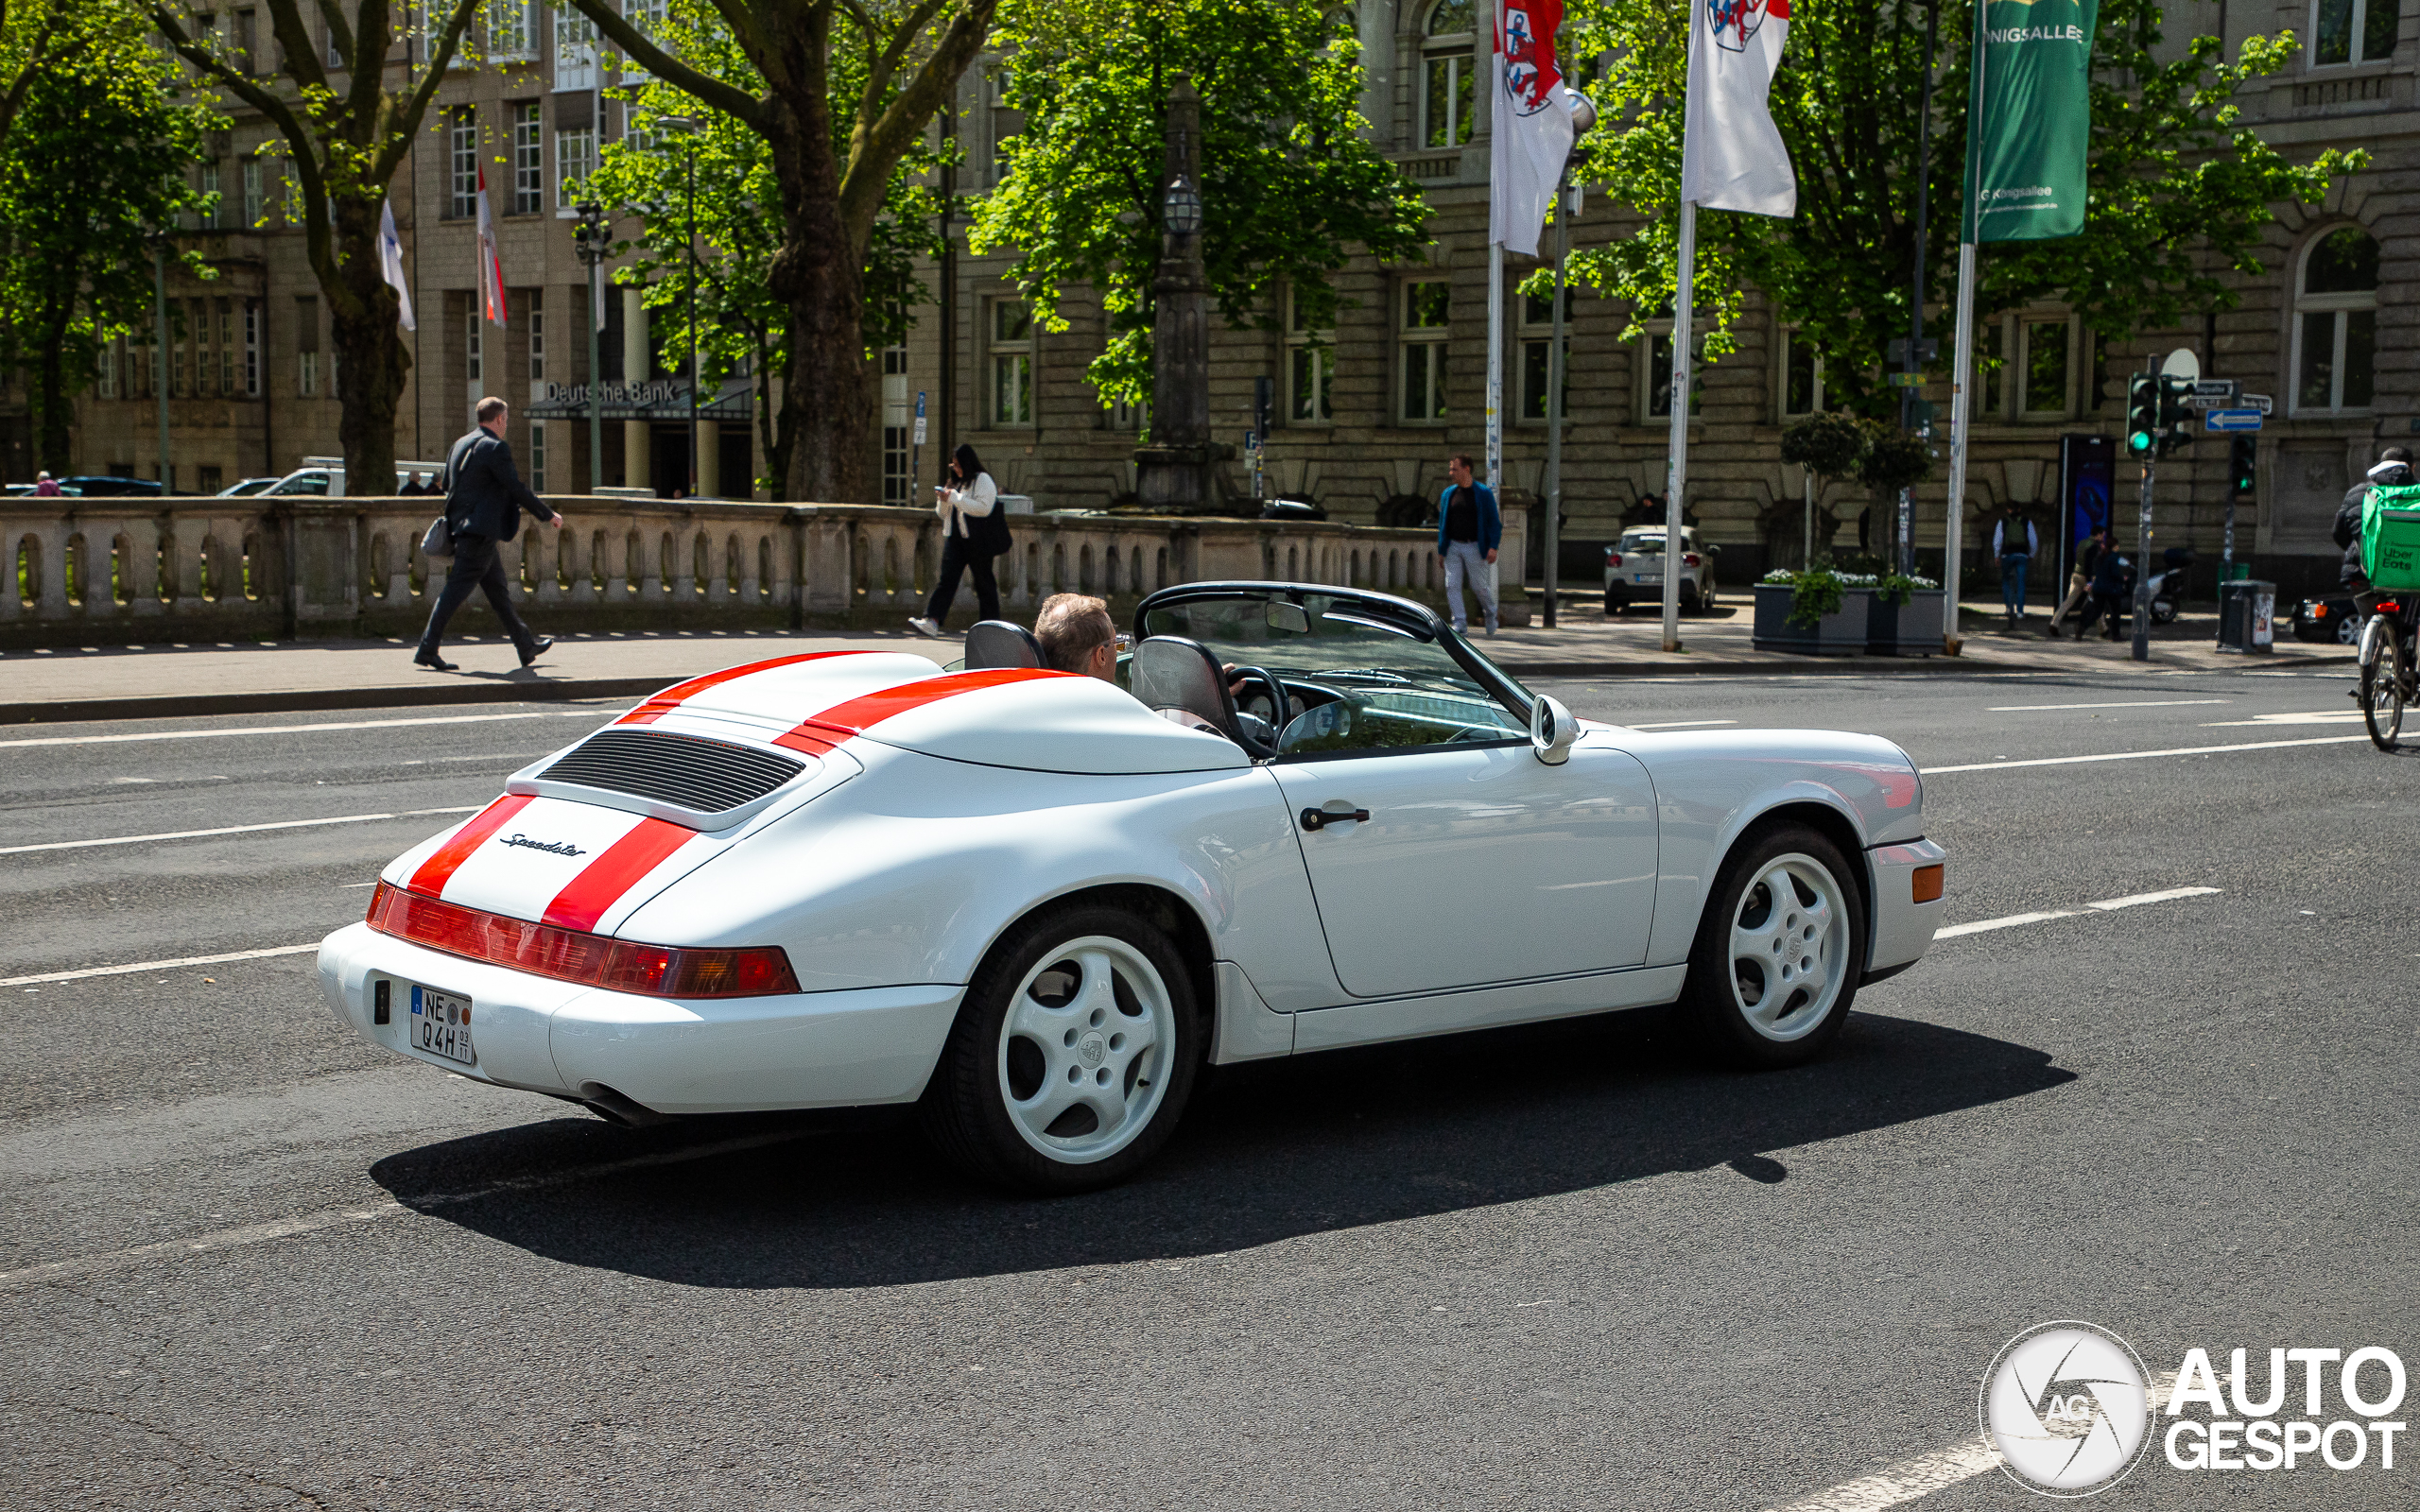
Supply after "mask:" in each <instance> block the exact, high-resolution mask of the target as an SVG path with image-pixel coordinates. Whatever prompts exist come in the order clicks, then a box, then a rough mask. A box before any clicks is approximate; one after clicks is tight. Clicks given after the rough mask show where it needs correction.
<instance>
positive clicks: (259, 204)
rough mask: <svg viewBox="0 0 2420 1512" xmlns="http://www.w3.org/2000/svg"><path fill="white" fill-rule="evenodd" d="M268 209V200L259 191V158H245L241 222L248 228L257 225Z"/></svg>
mask: <svg viewBox="0 0 2420 1512" xmlns="http://www.w3.org/2000/svg"><path fill="white" fill-rule="evenodd" d="M267 212H268V200H267V199H266V198H264V197H263V195H262V193H261V160H260V159H258V158H246V159H245V160H244V222H243V223H244V225H245V227H246V228H247V229H250V228H251V227H254V226H258V225H259V224H260V223H261V217H262V216H263V215H265V214H267Z"/></svg>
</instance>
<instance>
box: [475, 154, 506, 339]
mask: <svg viewBox="0 0 2420 1512" xmlns="http://www.w3.org/2000/svg"><path fill="white" fill-rule="evenodd" d="M479 310H480V313H481V314H482V315H484V316H486V317H487V318H489V319H490V320H492V321H493V322H495V323H496V324H497V325H502V324H504V323H505V318H504V263H503V262H502V260H500V259H499V258H498V257H497V256H496V255H495V219H494V217H493V216H492V215H489V214H488V166H487V164H486V163H480V164H479Z"/></svg>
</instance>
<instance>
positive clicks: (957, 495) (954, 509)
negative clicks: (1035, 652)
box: [908, 442, 1010, 635]
mask: <svg viewBox="0 0 2420 1512" xmlns="http://www.w3.org/2000/svg"><path fill="white" fill-rule="evenodd" d="M949 479H950V481H949V482H948V483H944V484H938V485H936V486H935V487H934V489H933V494H934V498H933V512H934V513H935V514H937V515H939V516H941V519H942V566H941V572H940V573H939V575H937V576H935V578H934V580H933V597H932V601H931V602H930V603H928V604H926V605H925V612H924V613H923V614H921V615H917V616H914V617H911V618H910V619H909V620H908V627H910V628H912V629H913V630H915V632H916V633H917V634H919V635H939V634H941V633H942V623H943V622H944V621H946V620H947V619H948V618H949V605H950V600H952V599H954V598H956V597H957V596H958V580H959V576H961V575H963V574H965V573H966V572H968V571H970V570H971V571H972V572H973V573H974V574H975V602H976V605H977V608H978V609H979V610H981V612H982V616H983V618H985V619H987V620H996V619H998V618H999V617H1000V585H999V584H998V582H996V581H995V580H994V578H993V576H992V558H994V557H997V556H1000V555H1002V554H1003V553H1005V552H1006V551H1007V550H1008V549H1009V545H1010V541H1009V522H1008V519H1007V517H1006V516H1005V515H1004V514H1003V513H1002V512H1001V509H1000V490H999V486H998V485H997V484H994V482H993V481H992V474H991V473H989V472H984V471H983V463H982V461H981V460H980V459H979V458H977V456H976V455H975V448H973V447H972V446H968V445H966V444H965V443H963V442H960V443H959V448H958V451H957V452H956V453H955V454H954V455H952V456H951V457H950V461H949Z"/></svg>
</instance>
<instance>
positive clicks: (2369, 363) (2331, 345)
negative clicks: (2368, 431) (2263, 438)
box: [2294, 226, 2378, 412]
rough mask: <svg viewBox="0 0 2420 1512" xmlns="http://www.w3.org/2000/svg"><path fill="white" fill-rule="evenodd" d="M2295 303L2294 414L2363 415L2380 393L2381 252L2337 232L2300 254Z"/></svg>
mask: <svg viewBox="0 0 2420 1512" xmlns="http://www.w3.org/2000/svg"><path fill="white" fill-rule="evenodd" d="M2294 288H2295V291H2296V292H2295V295H2294V408H2295V410H2296V411H2297V412H2304V411H2310V410H2330V409H2367V408H2369V407H2370V402H2371V400H2372V399H2373V398H2374V397H2375V394H2376V388H2377V333H2378V244H2377V242H2375V241H2373V240H2371V239H2370V236H2369V233H2368V232H2364V231H2362V230H2361V229H2360V228H2359V227H2358V226H2339V227H2338V228H2336V229H2335V230H2334V231H2331V232H2327V233H2326V234H2325V235H2324V236H2321V237H2318V238H2316V239H2315V240H2313V241H2312V242H2311V244H2310V246H2309V248H2308V249H2306V250H2305V251H2304V253H2303V268H2302V277H2301V278H2300V279H2299V280H2298V281H2297V282H2296V283H2295V285H2294Z"/></svg>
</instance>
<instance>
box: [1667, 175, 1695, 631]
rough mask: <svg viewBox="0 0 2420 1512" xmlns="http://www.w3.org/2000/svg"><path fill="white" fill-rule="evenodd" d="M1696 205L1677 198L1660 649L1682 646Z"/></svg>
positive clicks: (1693, 202)
mask: <svg viewBox="0 0 2420 1512" xmlns="http://www.w3.org/2000/svg"><path fill="white" fill-rule="evenodd" d="M1697 248H1698V207H1697V203H1696V201H1694V200H1689V199H1684V200H1682V201H1681V246H1680V258H1679V265H1680V266H1679V268H1678V270H1677V272H1676V274H1675V277H1674V288H1673V291H1672V397H1671V407H1672V438H1671V443H1670V446H1669V448H1668V456H1667V459H1666V462H1665V467H1664V649H1665V650H1667V651H1677V650H1679V649H1681V574H1680V571H1679V566H1680V560H1681V490H1682V488H1683V486H1684V485H1685V482H1686V481H1687V477H1688V471H1689V388H1690V380H1691V378H1693V377H1694V376H1695V374H1693V373H1692V372H1691V370H1690V369H1692V368H1693V367H1694V366H1695V364H1694V363H1693V362H1692V361H1691V359H1690V354H1689V299H1690V287H1689V285H1690V275H1691V273H1692V272H1693V271H1694V266H1693V265H1694V264H1695V263H1696V262H1697Z"/></svg>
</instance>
